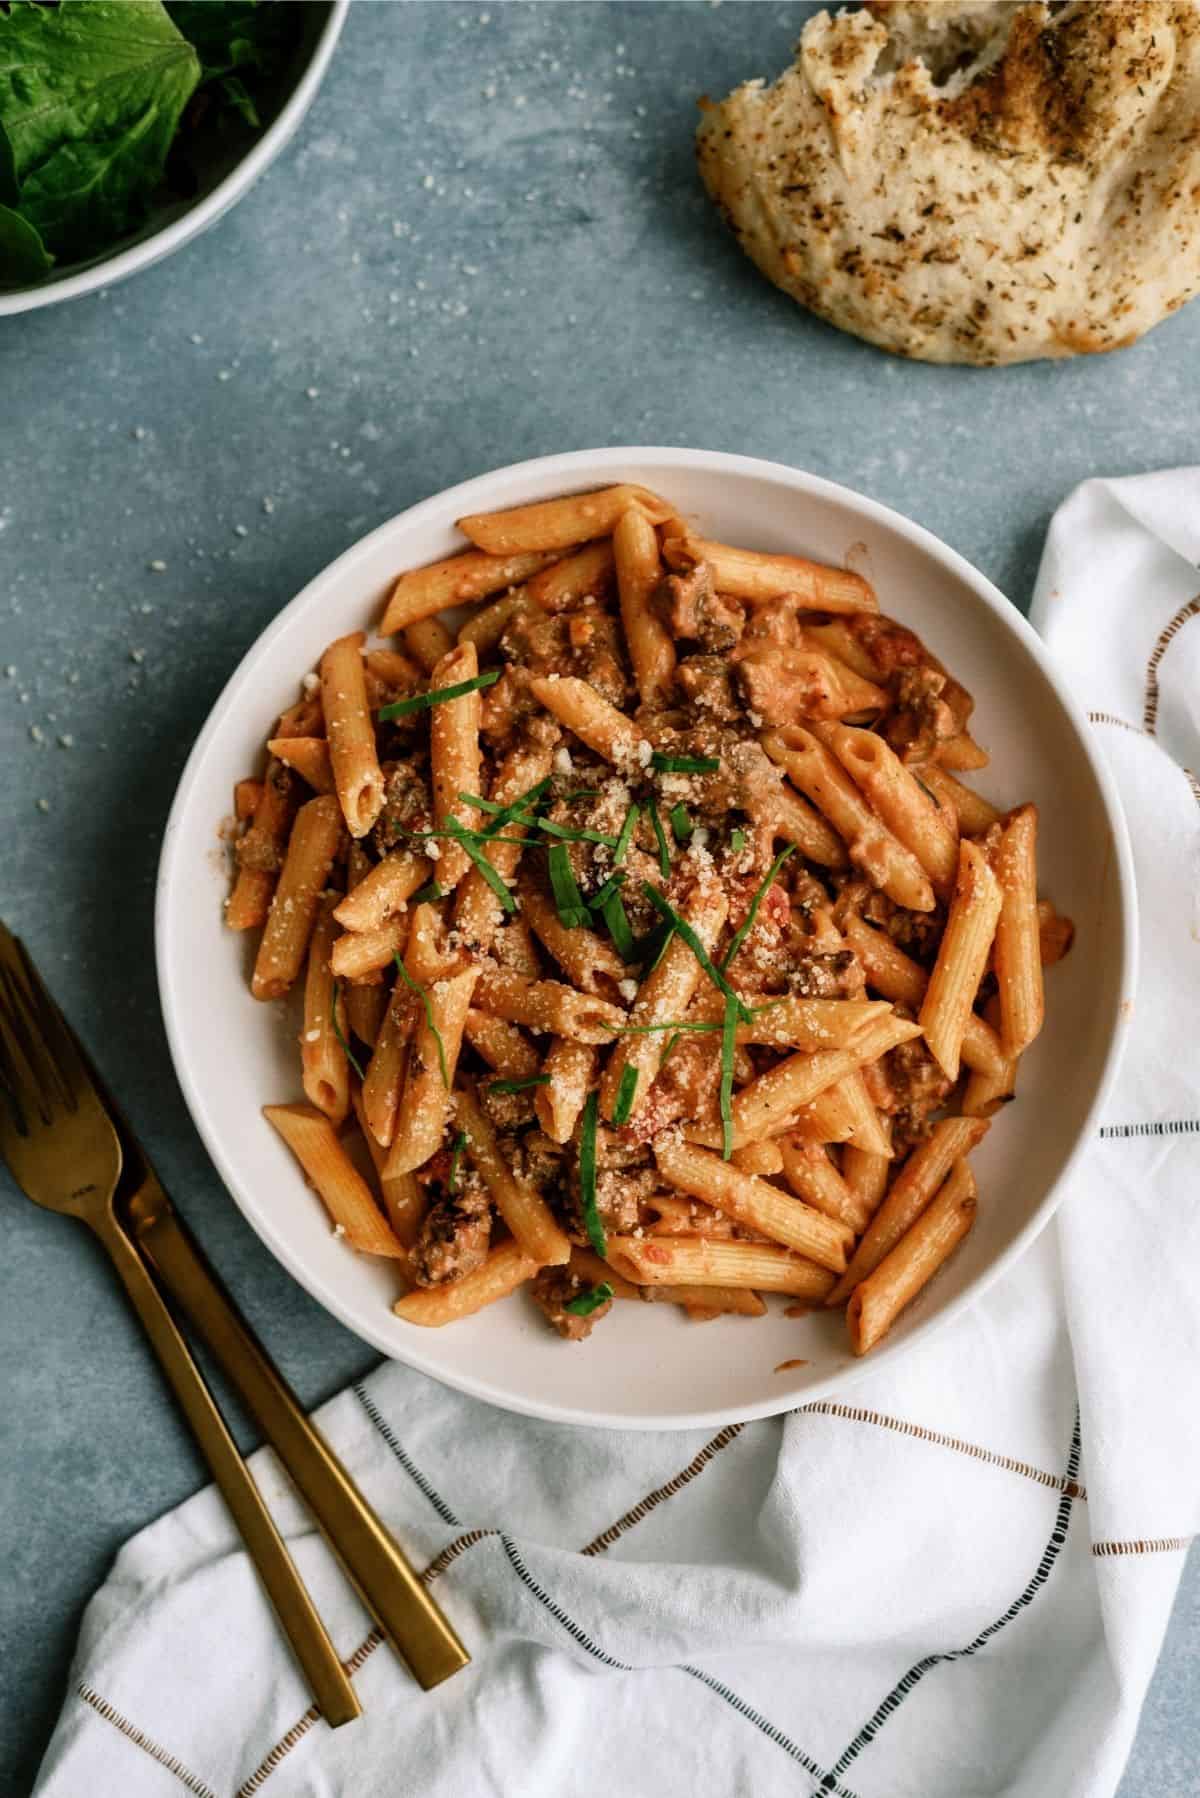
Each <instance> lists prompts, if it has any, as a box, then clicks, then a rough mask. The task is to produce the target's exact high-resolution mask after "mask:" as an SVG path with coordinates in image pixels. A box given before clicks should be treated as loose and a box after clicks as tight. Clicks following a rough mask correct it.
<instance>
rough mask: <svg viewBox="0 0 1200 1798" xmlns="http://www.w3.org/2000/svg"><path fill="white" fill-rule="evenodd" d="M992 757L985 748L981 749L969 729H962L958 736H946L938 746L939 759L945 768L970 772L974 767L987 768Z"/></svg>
mask: <svg viewBox="0 0 1200 1798" xmlns="http://www.w3.org/2000/svg"><path fill="white" fill-rule="evenodd" d="M990 759H991V758H990V757H989V755H988V753H987V751H986V750H985V749H981V748H980V747H979V745H978V743H977V742H976V741H975V739H974V737H972V736H971V734H970V732H969V731H965V730H964V731H960V732H959V734H958V735H957V736H956V737H946V738H944V739H943V741H942V742H941V743H939V744H938V747H937V761H938V762H939V763H940V765H941V766H942V767H943V768H954V769H957V770H958V772H959V773H968V772H969V771H970V770H971V769H972V768H986V767H987V765H988V762H989V761H990Z"/></svg>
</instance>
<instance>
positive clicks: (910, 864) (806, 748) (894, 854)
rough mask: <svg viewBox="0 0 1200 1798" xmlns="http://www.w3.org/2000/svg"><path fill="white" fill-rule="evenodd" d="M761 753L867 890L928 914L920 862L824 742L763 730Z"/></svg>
mask: <svg viewBox="0 0 1200 1798" xmlns="http://www.w3.org/2000/svg"><path fill="white" fill-rule="evenodd" d="M763 748H764V749H765V750H766V752H767V754H768V755H769V756H770V758H771V760H772V761H773V762H777V763H778V764H779V766H780V767H781V768H783V769H784V770H785V771H786V773H787V776H788V779H789V780H791V781H793V782H794V783H795V785H796V786H798V787H799V788H800V790H801V792H803V793H805V794H806V795H807V796H808V798H809V799H811V800H812V802H813V804H814V805H815V806H816V808H817V810H818V811H819V812H821V813H822V814H823V815H824V817H826V818H827V819H828V820H829V822H830V824H832V825H833V827H834V829H835V830H836V831H837V832H838V834H839V836H840V837H841V838H842V840H843V841H844V843H845V845H846V853H847V854H848V855H849V857H850V860H851V861H852V862H853V863H854V865H855V866H856V867H858V868H861V869H862V871H863V873H864V874H865V875H866V876H867V879H868V880H869V881H870V882H871V883H872V885H873V886H877V887H881V888H882V889H883V891H884V892H885V893H886V894H887V895H888V897H889V898H890V899H894V900H895V901H896V904H897V905H902V906H904V907H905V908H906V910H908V911H932V910H933V907H934V897H933V888H932V886H931V885H930V883H929V879H928V876H927V875H926V873H925V870H924V869H923V868H922V866H921V864H920V862H919V861H918V860H917V858H916V856H915V855H914V854H913V853H912V851H911V850H910V849H906V848H905V847H904V845H903V844H902V843H900V842H898V841H897V839H896V838H895V837H894V836H893V835H892V833H891V831H889V830H888V829H886V828H885V826H884V825H883V823H882V822H881V821H880V819H879V818H877V817H876V816H875V813H874V812H873V811H872V810H871V808H870V806H869V805H868V804H867V802H866V800H865V799H864V798H863V796H862V794H861V793H860V792H859V790H858V788H857V787H856V786H855V784H854V782H853V781H852V780H851V779H850V776H849V775H848V774H847V773H846V771H845V769H844V768H843V767H842V765H841V763H840V762H839V761H838V760H837V758H836V757H835V756H834V755H833V754H832V753H831V752H830V751H829V750H828V749H827V748H826V747H825V745H824V743H821V742H819V741H818V740H817V738H816V737H815V736H814V735H813V734H812V732H811V731H808V730H805V728H804V727H803V725H799V724H796V725H790V726H789V727H788V728H787V729H786V730H779V731H768V732H767V733H766V735H765V736H764V737H763Z"/></svg>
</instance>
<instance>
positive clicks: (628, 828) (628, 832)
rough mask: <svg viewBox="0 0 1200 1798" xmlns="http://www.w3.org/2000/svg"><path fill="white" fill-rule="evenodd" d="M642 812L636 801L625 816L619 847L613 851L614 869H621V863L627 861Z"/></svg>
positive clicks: (618, 842) (619, 837) (618, 835)
mask: <svg viewBox="0 0 1200 1798" xmlns="http://www.w3.org/2000/svg"><path fill="white" fill-rule="evenodd" d="M640 810H641V807H640V806H639V805H638V803H637V801H636V800H634V802H633V804H632V805H631V806H630V808H629V810H628V811H627V812H626V814H625V821H624V823H623V824H622V825H621V828H620V830H619V832H618V833H617V846H616V848H615V849H614V850H613V867H614V868H619V867H620V866H621V863H622V862H623V861H624V860H625V854H626V851H627V850H628V848H629V845H630V842H631V840H632V838H633V833H634V830H635V828H636V826H637V821H638V813H639V812H640Z"/></svg>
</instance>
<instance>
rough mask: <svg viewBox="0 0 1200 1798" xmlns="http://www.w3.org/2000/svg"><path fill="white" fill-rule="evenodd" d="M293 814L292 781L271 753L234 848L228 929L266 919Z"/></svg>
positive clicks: (252, 926)
mask: <svg viewBox="0 0 1200 1798" xmlns="http://www.w3.org/2000/svg"><path fill="white" fill-rule="evenodd" d="M295 815H296V783H295V781H294V780H293V778H292V776H291V775H290V774H289V772H288V770H287V769H286V768H285V767H284V766H283V765H282V763H281V762H280V761H279V760H278V758H277V757H274V756H273V757H272V758H271V760H270V762H268V764H267V772H266V775H265V777H264V779H263V791H262V798H261V799H260V800H259V803H258V805H257V806H256V807H255V811H254V819H253V822H252V823H251V825H250V828H249V830H248V831H247V832H246V834H245V836H244V837H242V839H241V841H240V842H239V844H238V848H237V855H238V872H237V879H236V880H235V881H234V885H233V891H232V893H231V894H230V895H229V902H228V904H227V905H226V907H225V923H226V925H227V926H228V928H229V929H230V930H257V929H258V928H259V927H260V926H261V925H263V924H265V923H266V921H267V915H268V913H269V912H270V909H271V895H272V893H273V892H274V891H275V885H276V882H277V880H278V878H279V870H280V868H282V866H283V861H284V852H285V849H286V846H287V840H288V833H289V832H290V830H291V827H292V819H293V818H294V817H295Z"/></svg>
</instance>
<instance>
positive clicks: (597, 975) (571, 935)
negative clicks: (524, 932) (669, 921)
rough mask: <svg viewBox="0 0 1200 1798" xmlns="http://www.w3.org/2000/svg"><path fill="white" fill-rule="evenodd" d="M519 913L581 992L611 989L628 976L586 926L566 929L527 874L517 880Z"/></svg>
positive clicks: (615, 956)
mask: <svg viewBox="0 0 1200 1798" xmlns="http://www.w3.org/2000/svg"><path fill="white" fill-rule="evenodd" d="M517 890H518V892H519V893H520V896H521V916H522V917H523V918H524V920H525V922H526V923H527V924H528V925H529V927H530V929H531V930H532V931H533V932H534V934H535V935H536V937H537V938H538V941H539V942H541V943H543V944H544V945H545V947H546V948H547V949H548V950H549V951H550V954H551V955H552V956H553V957H554V959H555V961H556V962H557V963H558V965H559V967H560V968H561V969H562V971H563V973H564V974H565V975H566V976H567V979H568V981H569V982H570V984H571V985H572V986H574V987H578V988H579V990H580V992H583V993H597V994H602V993H604V992H608V991H612V990H613V989H614V988H615V986H616V984H617V982H618V981H620V980H624V979H625V978H626V976H627V975H628V972H629V970H628V968H627V967H626V966H625V963H624V962H623V961H622V960H621V957H620V956H619V955H618V954H617V952H616V950H615V949H614V948H613V946H612V944H611V943H608V942H605V940H604V938H603V937H602V936H601V935H600V934H599V932H598V931H595V930H589V929H588V928H587V926H586V925H580V926H578V927H575V928H572V929H568V928H567V926H566V925H565V924H564V923H563V922H562V920H561V919H560V918H559V915H558V912H557V910H556V908H555V905H554V901H553V899H551V897H550V895H549V894H548V893H547V892H546V891H545V890H544V889H543V888H542V887H541V886H540V885H539V883H538V881H537V880H536V879H535V878H534V877H533V876H532V875H529V874H522V876H521V879H520V880H519V881H518V883H517Z"/></svg>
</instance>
